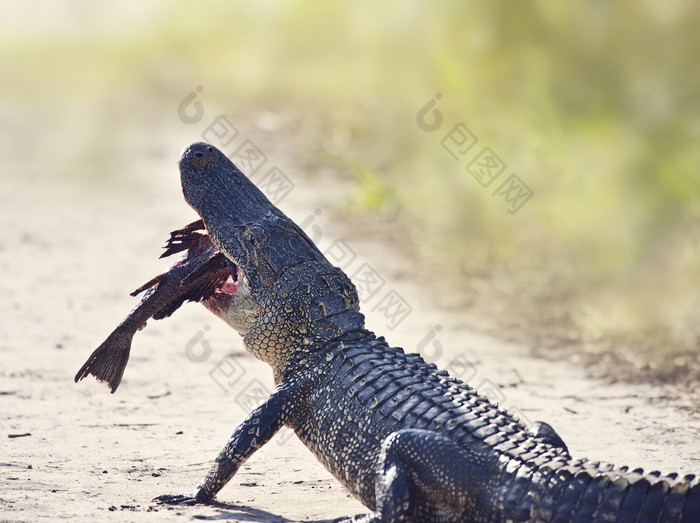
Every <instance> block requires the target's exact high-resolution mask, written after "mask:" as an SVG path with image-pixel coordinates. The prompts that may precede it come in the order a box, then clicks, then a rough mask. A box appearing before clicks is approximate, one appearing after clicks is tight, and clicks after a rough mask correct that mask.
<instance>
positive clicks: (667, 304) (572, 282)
mask: <svg viewBox="0 0 700 523" xmlns="http://www.w3.org/2000/svg"><path fill="white" fill-rule="evenodd" d="M23 5H24V4H19V3H18V4H17V5H13V4H11V3H7V4H5V5H4V7H2V8H0V67H1V68H2V70H3V71H4V73H3V82H2V86H0V96H2V98H0V100H1V101H2V105H0V109H2V111H0V114H4V116H5V118H6V120H7V121H9V122H10V123H12V122H14V121H15V120H17V119H19V117H17V116H16V115H17V114H19V113H16V112H15V111H16V108H17V107H31V108H32V109H33V112H32V113H30V114H32V115H34V116H33V117H34V118H36V120H37V122H34V123H35V124H37V125H38V122H39V120H41V122H43V125H46V123H47V122H48V123H49V125H50V124H51V123H52V122H53V123H54V124H55V125H56V126H58V128H57V129H55V131H56V134H57V135H59V136H61V135H70V137H71V140H70V143H67V141H66V140H60V139H58V138H57V137H56V136H55V135H54V136H52V137H46V136H37V135H33V134H32V130H31V124H32V122H29V123H27V122H26V121H25V120H23V122H22V123H21V124H19V123H17V124H16V127H17V129H18V131H17V132H14V131H13V132H12V136H10V137H8V139H7V140H6V146H5V147H4V148H2V149H0V150H3V149H4V153H10V150H11V149H12V150H14V149H13V147H14V145H15V144H16V142H17V141H18V140H20V139H22V140H24V143H26V142H27V141H30V142H32V143H34V144H35V146H36V148H37V150H39V151H42V153H43V154H45V155H54V156H55V157H59V158H62V159H63V161H62V162H59V163H60V164H61V165H75V164H76V163H77V164H80V165H83V166H88V167H89V166H90V165H91V163H90V162H91V161H93V160H94V163H95V165H94V166H95V167H97V166H98V163H99V162H98V161H97V160H96V159H95V158H97V157H99V155H100V152H101V151H102V152H104V150H105V149H106V148H109V147H114V146H115V144H126V143H130V140H136V139H140V138H143V133H145V131H143V130H142V131H135V130H134V129H135V128H136V127H141V128H142V129H143V128H147V126H148V122H149V121H153V120H154V119H158V118H159V117H161V115H164V114H166V113H167V114H168V117H169V118H171V117H172V112H173V109H172V108H173V106H174V104H175V103H177V101H179V100H180V99H182V97H183V95H184V94H186V93H187V92H189V91H190V90H191V89H192V88H193V86H194V85H197V84H201V85H203V86H206V91H207V94H208V96H210V97H213V98H216V99H218V100H219V101H220V104H221V106H222V107H232V108H234V109H235V110H236V111H245V110H250V111H254V110H257V109H259V108H265V110H266V111H271V112H276V111H277V112H285V111H286V112H292V113H293V114H294V115H295V117H296V118H298V120H299V126H300V128H302V129H304V130H305V132H308V133H309V135H310V139H309V143H310V144H312V145H310V147H309V150H308V152H307V155H308V162H309V164H310V165H311V166H318V165H331V166H333V167H335V168H337V169H338V170H339V171H342V172H346V173H350V174H352V175H353V176H355V177H356V179H357V181H358V190H357V191H356V192H355V193H354V194H353V195H351V197H350V201H349V209H351V212H357V211H362V212H374V213H379V214H383V213H394V212H396V213H397V214H396V215H397V219H398V220H399V221H400V222H401V224H402V225H403V227H404V230H405V231H406V236H407V238H408V240H409V241H411V242H412V243H413V249H414V250H415V252H417V253H418V254H419V258H420V259H421V260H422V261H423V263H425V266H426V267H427V268H428V269H429V270H430V268H434V272H435V273H436V274H440V275H441V277H444V278H448V279H454V278H460V280H459V282H460V283H458V284H455V286H458V285H463V286H464V287H465V288H466V289H472V290H473V291H474V294H475V295H476V296H477V298H478V299H476V300H475V302H476V303H477V305H475V307H476V308H477V309H479V307H481V308H482V309H483V307H484V305H483V303H490V302H493V303H496V304H499V305H497V306H496V305H494V306H493V308H492V309H488V307H487V308H485V309H484V310H485V311H486V312H491V313H494V314H504V315H505V316H506V317H509V318H513V317H518V318H521V321H520V322H519V323H518V325H517V327H518V329H520V330H521V331H523V332H524V333H525V334H527V335H532V336H534V339H536V340H539V342H541V343H542V344H543V345H545V346H547V345H551V346H560V345H562V344H564V343H574V344H575V345H576V346H577V347H579V348H583V349H585V350H589V351H596V352H599V351H613V352H614V353H615V354H617V356H619V357H621V358H623V359H625V360H629V361H633V362H634V363H635V364H637V365H638V366H644V365H646V366H648V367H650V368H652V369H653V370H655V372H657V375H662V376H666V377H668V378H669V379H679V378H681V377H689V376H691V377H692V376H697V375H698V374H693V372H696V371H693V369H696V367H695V366H694V365H697V360H698V352H699V347H700V312H699V311H700V290H699V288H698V287H699V285H698V284H699V283H700V172H699V168H700V147H699V146H698V144H699V140H700V96H699V93H700V73H699V72H698V71H699V70H700V68H698V66H697V54H698V50H699V49H700V31H699V30H698V29H700V7H699V6H698V4H697V2H693V1H682V0H673V1H667V2H658V1H654V0H636V1H621V2H609V1H602V0H594V1H586V2H582V1H581V2H556V1H553V0H552V1H533V2H505V1H493V2H476V1H447V2H440V3H437V2H433V3H430V2H418V1H406V2H400V1H397V0H395V1H388V2H381V3H380V2H369V1H359V2H352V3H350V2H339V1H326V2H288V1H270V2H223V1H222V2H197V3H195V2H184V1H182V2H152V3H149V4H145V5H141V4H140V3H138V2H120V3H116V2H114V3H99V4H98V3H94V4H93V3H91V2H77V1H76V2H64V3H54V4H52V5H51V6H46V7H45V8H44V9H42V10H41V13H40V14H37V15H29V14H27V12H28V11H26V10H24V9H22V6H23ZM436 93H440V94H441V96H442V98H441V99H440V101H439V103H438V105H437V107H438V109H439V110H440V111H441V112H442V114H443V116H444V123H443V126H442V127H441V128H440V129H439V130H437V131H435V132H432V133H431V132H425V131H423V130H421V129H420V128H419V126H418V125H417V124H416V115H417V113H418V111H419V110H420V108H421V107H423V106H424V105H425V104H426V103H427V102H428V101H429V100H431V99H432V98H433V97H434V96H435V94H436ZM127 109H128V110H127ZM134 111H137V112H138V113H139V116H138V117H135V116H133V115H134ZM22 114H24V113H22ZM68 114H70V118H68V116H67V115H68ZM129 115H131V116H129ZM13 118H14V119H13ZM135 118H136V120H135ZM68 120H71V124H70V127H67V126H68V123H67V121H68ZM459 122H464V123H465V124H466V125H467V127H469V129H471V130H472V132H473V133H474V134H475V135H476V136H477V138H478V140H479V143H478V144H477V146H476V147H475V149H474V151H473V152H474V153H475V152H476V151H477V150H478V149H480V148H481V147H482V146H486V145H488V146H489V147H491V149H492V150H493V151H495V152H496V153H497V154H498V156H499V157H500V158H501V159H502V160H503V161H504V162H505V163H506V164H507V173H508V174H510V173H515V174H517V175H518V176H519V177H520V178H521V179H522V180H523V181H524V182H525V183H526V184H527V185H528V186H529V187H530V188H531V189H532V191H533V193H534V196H533V197H532V198H531V200H529V201H528V202H527V203H526V205H524V206H523V208H522V209H521V210H520V211H519V212H517V213H516V214H514V215H511V214H510V213H509V212H508V211H507V206H506V205H505V202H504V201H502V200H501V199H498V198H495V197H494V196H493V195H492V191H491V190H489V189H484V188H482V187H481V186H480V185H479V184H478V182H477V181H476V180H475V179H474V178H473V177H471V175H470V174H469V173H468V172H467V171H466V170H465V168H464V163H463V162H458V161H456V160H455V159H454V158H452V157H451V156H450V155H449V154H447V153H446V152H445V150H444V149H443V147H442V146H441V140H442V138H443V137H444V135H445V134H446V133H447V132H448V131H449V130H450V129H451V126H452V125H454V124H456V123H459ZM10 127H11V126H10ZM4 128H5V129H7V125H6V126H4ZM139 132H140V133H142V134H139ZM85 151H92V152H91V153H90V154H87V153H86V152H85ZM91 155H94V158H93V157H92V156H91ZM88 167H84V168H85V170H86V171H87V170H90V171H98V170H99V171H100V172H104V173H106V175H109V168H105V166H103V165H99V167H100V168H99V169H97V168H95V169H88ZM122 168H124V165H115V166H113V169H114V170H118V169H122ZM36 169H37V170H38V169H39V166H38V165H37V166H36ZM68 174H71V173H68V172H61V170H60V169H58V171H57V175H68ZM436 267H439V269H437V268H436ZM431 277H432V276H430V277H429V278H431ZM474 289H476V290H474ZM479 303H481V304H482V305H478V304H479ZM506 323H507V322H506Z"/></svg>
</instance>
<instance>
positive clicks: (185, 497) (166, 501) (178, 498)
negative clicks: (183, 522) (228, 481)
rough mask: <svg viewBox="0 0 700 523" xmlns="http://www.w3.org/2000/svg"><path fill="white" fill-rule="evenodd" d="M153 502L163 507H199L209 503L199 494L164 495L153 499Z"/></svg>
mask: <svg viewBox="0 0 700 523" xmlns="http://www.w3.org/2000/svg"><path fill="white" fill-rule="evenodd" d="M153 501H155V502H156V503H160V504H161V505H197V504H199V503H206V502H207V500H206V499H205V498H203V497H201V496H198V495H197V494H163V495H162V496H158V497H156V498H153Z"/></svg>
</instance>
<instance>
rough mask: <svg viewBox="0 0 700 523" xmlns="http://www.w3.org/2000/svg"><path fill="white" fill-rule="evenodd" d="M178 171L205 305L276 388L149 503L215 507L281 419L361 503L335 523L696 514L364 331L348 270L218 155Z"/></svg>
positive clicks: (677, 486) (685, 489) (693, 489)
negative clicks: (203, 240)
mask: <svg viewBox="0 0 700 523" xmlns="http://www.w3.org/2000/svg"><path fill="white" fill-rule="evenodd" d="M178 165H179V170H180V175H181V182H182V188H183V193H184V197H185V200H186V201H187V203H188V204H189V205H190V206H191V207H193V208H194V210H195V211H196V212H197V213H198V214H199V216H200V217H201V219H202V220H203V223H204V225H205V227H206V230H207V232H208V234H209V236H210V238H211V241H212V242H213V244H214V245H215V246H216V248H217V249H218V250H219V251H220V252H221V253H222V254H223V255H224V256H225V257H226V259H227V261H228V264H229V269H230V271H231V274H232V275H236V276H237V278H236V282H237V283H236V285H235V286H230V285H229V286H228V287H226V288H224V287H222V288H220V289H217V290H215V291H214V293H213V294H211V296H209V297H207V298H206V299H204V300H203V301H202V303H203V304H204V305H205V306H206V307H207V308H208V309H209V310H210V311H212V312H213V313H214V314H215V315H216V316H218V317H219V318H221V319H222V320H223V321H224V322H226V323H227V324H229V325H230V326H231V327H233V328H234V329H235V330H237V331H238V332H239V333H240V335H241V336H242V337H243V340H244V345H245V348H246V349H247V350H248V351H249V352H250V353H251V354H252V355H253V356H255V357H256V358H258V359H260V360H262V361H264V362H266V363H268V364H269V365H270V366H271V367H272V370H273V376H274V382H275V388H274V390H273V392H272V393H271V394H270V395H269V397H267V399H266V400H265V401H263V402H262V403H261V404H260V405H259V406H258V407H257V408H256V409H255V410H253V411H252V412H250V414H248V416H247V417H246V418H245V419H244V420H243V421H242V422H241V423H240V425H238V427H237V428H236V429H235V431H234V433H233V435H232V436H231V437H230V439H229V440H228V442H227V444H226V445H225V447H224V448H223V449H222V450H221V452H220V453H219V455H218V456H217V457H216V459H215V461H214V464H213V466H212V468H211V470H210V471H209V472H208V474H207V475H206V477H205V478H204V479H203V481H202V482H201V483H200V484H199V485H198V486H197V487H196V488H195V490H194V491H193V492H190V493H187V494H175V495H172V494H169V495H162V496H159V497H157V498H155V500H154V501H158V502H159V503H163V504H187V505H192V504H197V503H209V502H213V500H214V497H215V496H216V494H217V493H218V492H219V491H220V490H221V489H222V488H223V487H224V485H226V483H227V482H228V481H229V480H230V479H231V478H232V477H233V476H234V474H235V473H236V471H237V470H238V469H239V468H240V466H241V465H242V464H243V463H244V462H245V461H246V460H247V459H248V458H249V457H250V456H251V455H252V454H253V453H254V452H255V451H256V450H257V449H259V448H260V447H261V446H262V445H264V444H265V443H267V442H268V441H269V440H270V439H271V438H272V437H273V436H274V435H275V433H276V432H277V431H278V430H279V429H280V428H281V427H283V426H287V427H290V428H292V429H293V430H294V432H295V433H296V435H297V436H298V437H299V439H300V440H301V441H302V442H303V443H304V444H305V445H306V446H307V447H308V448H309V449H310V450H311V452H312V453H313V454H315V456H316V457H317V458H318V459H319V460H320V461H321V463H323V465H324V466H325V467H326V468H327V469H328V470H329V471H330V472H331V473H332V474H333V475H334V476H335V477H336V478H337V479H338V480H339V481H340V483H342V484H343V485H344V486H345V487H346V488H347V489H348V490H349V491H350V492H351V493H352V494H353V495H354V496H356V497H357V498H358V499H359V500H360V501H361V502H362V503H363V504H364V505H366V506H367V507H368V508H369V509H370V511H371V512H370V513H368V514H361V515H356V516H350V517H348V518H346V519H343V521H358V522H359V521H364V522H379V521H383V522H397V521H414V522H438V521H440V522H448V521H455V522H457V521H459V522H464V521H475V522H478V521H575V522H584V521H585V522H588V521H629V522H633V521H639V522H641V521H645V522H646V521H684V522H685V521H688V522H690V521H695V522H697V521H700V478H696V477H695V476H693V475H687V476H684V477H679V476H678V475H677V474H668V475H666V476H661V474H660V473H659V472H656V471H655V472H650V473H645V472H644V471H643V470H642V469H634V470H632V469H630V468H628V467H616V466H613V465H611V464H607V463H601V462H597V461H590V460H587V459H579V458H574V457H572V456H571V455H570V454H569V451H568V449H567V447H566V445H565V444H564V442H563V441H562V439H561V438H560V437H559V436H558V434H557V433H556V432H555V431H554V429H552V428H551V427H550V426H549V425H547V424H546V423H542V422H540V423H536V424H534V425H532V426H526V425H525V424H523V423H522V422H521V421H519V419H518V418H517V417H515V416H514V415H512V414H510V413H508V412H507V411H506V410H503V409H502V408H499V407H498V405H496V404H493V403H491V402H490V401H489V400H488V399H487V398H486V397H484V396H482V395H480V394H479V393H478V392H477V391H476V390H474V389H473V388H472V387H470V386H469V385H467V384H466V383H463V382H462V381H460V380H459V379H456V378H454V377H451V376H450V375H449V374H448V373H447V372H445V371H443V370H439V369H438V368H437V367H436V365H434V364H432V363H427V362H426V361H424V360H423V358H422V357H421V356H420V355H419V354H415V353H406V352H404V351H403V350H402V349H401V348H398V347H392V346H390V345H389V344H388V343H387V341H386V340H385V339H384V338H383V337H380V336H377V335H375V334H374V333H373V332H371V331H369V330H368V329H367V328H366V327H365V321H364V316H363V314H362V313H361V312H360V302H359V299H358V295H357V292H356V289H355V286H354V285H353V283H352V282H351V280H350V279H349V278H348V276H347V275H346V274H345V273H344V272H343V271H342V270H341V269H339V268H337V267H334V266H333V265H332V264H331V263H329V261H328V260H327V259H326V258H325V257H324V255H323V254H322V253H321V251H320V250H319V249H318V248H317V246H316V245H315V244H314V243H313V241H311V239H310V238H309V237H308V236H307V235H306V234H305V233H304V232H303V230H302V229H301V228H300V227H299V226H298V225H297V224H296V223H294V222H293V221H292V220H291V219H289V218H288V217H287V216H286V215H285V214H283V213H282V212H281V211H280V210H279V209H278V208H277V207H275V206H274V205H273V204H272V203H271V202H270V201H269V200H268V199H267V198H266V197H265V195H264V194H263V193H262V192H261V191H260V190H259V189H258V188H257V187H256V186H255V185H254V184H253V183H252V182H251V181H250V180H248V178H246V176H245V175H244V174H243V173H242V172H241V171H240V170H239V169H238V168H237V167H236V166H235V165H234V164H233V163H232V162H231V161H230V160H229V159H228V158H227V157H226V155H225V154H224V153H222V152H221V151H219V150H218V149H217V148H215V147H213V146H212V145H209V144H206V143H201V142H198V143H194V144H192V145H190V146H188V147H187V148H186V149H185V150H184V152H183V153H182V156H181V158H180V160H179V162H178Z"/></svg>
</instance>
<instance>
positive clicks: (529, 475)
mask: <svg viewBox="0 0 700 523" xmlns="http://www.w3.org/2000/svg"><path fill="white" fill-rule="evenodd" d="M509 472H510V473H507V475H508V476H510V478H509V481H507V482H508V484H509V486H508V487H507V488H506V489H505V491H501V495H502V496H503V497H501V500H500V501H501V502H500V503H498V505H500V507H501V508H502V509H505V510H504V511H503V514H504V515H505V516H506V519H514V520H517V521H525V520H527V521H568V522H596V521H617V522H628V521H629V522H641V521H663V522H697V521H700V478H697V477H695V476H694V475H692V474H691V475H687V476H684V477H679V476H678V475H677V474H669V475H667V476H661V473H660V472H651V473H646V474H645V473H644V471H643V470H642V469H636V470H633V471H629V469H628V468H627V467H618V468H613V467H612V466H611V465H607V466H606V465H602V464H599V463H590V462H586V463H585V464H582V463H580V462H579V463H578V464H576V465H574V464H571V463H569V465H568V466H563V467H556V468H555V469H552V468H549V467H543V468H539V467H531V466H528V465H527V464H523V465H522V466H521V467H519V470H517V471H516V470H513V469H512V468H511V469H510V471H509ZM504 479H505V478H504ZM497 519H498V518H497Z"/></svg>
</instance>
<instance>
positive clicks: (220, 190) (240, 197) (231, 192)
mask: <svg viewBox="0 0 700 523" xmlns="http://www.w3.org/2000/svg"><path fill="white" fill-rule="evenodd" d="M178 165H179V168H180V175H181V179H182V190H183V193H184V196H185V200H186V201H187V203H189V204H190V205H191V206H192V207H193V208H194V210H195V211H197V213H198V214H199V215H200V216H201V218H202V220H203V221H204V225H205V227H206V229H207V231H208V232H209V235H210V236H211V240H212V242H213V243H214V245H216V247H217V248H218V249H219V250H220V251H221V252H222V253H223V254H224V256H226V258H227V259H228V260H229V262H230V265H231V274H232V278H231V279H230V280H229V281H228V282H227V283H226V284H225V285H223V286H221V287H220V288H219V289H218V290H217V292H216V293H215V294H214V295H213V296H212V297H211V298H209V299H208V300H207V301H206V302H205V306H206V307H207V308H209V310H211V311H212V312H213V313H214V314H216V315H217V316H219V317H220V318H222V319H223V320H224V321H225V322H227V323H228V324H229V325H231V326H232V327H233V328H235V329H236V330H237V331H238V332H239V333H240V334H241V335H242V336H244V339H245V337H246V336H249V337H250V336H252V334H253V333H252V332H251V331H254V330H255V328H256V327H257V328H261V327H260V325H261V322H262V318H263V317H268V320H267V321H268V323H271V322H270V321H269V316H270V315H271V314H273V313H272V312H271V305H270V304H271V303H272V302H273V301H274V302H275V308H277V306H279V305H280V304H279V302H280V299H281V298H280V296H282V299H283V298H284V297H285V296H286V294H285V293H284V292H282V291H280V279H281V278H282V277H283V275H284V274H285V273H286V272H287V271H289V270H290V269H293V268H295V267H298V266H299V265H302V264H304V262H309V261H312V262H313V261H315V262H321V263H322V264H324V266H328V267H329V268H332V267H331V265H330V264H329V263H328V261H327V260H326V259H325V257H324V256H323V254H321V252H320V251H319V249H318V248H317V247H316V245H314V243H313V242H312V241H311V240H310V239H309V237H308V236H307V235H306V234H305V233H304V232H303V231H302V230H301V228H300V227H299V226H298V225H297V224H295V223H294V222H293V221H292V220H290V219H289V218H288V217H287V216H286V215H285V214H284V213H282V211H280V210H279V209H277V207H275V206H274V205H273V204H272V203H271V202H270V201H269V200H268V199H267V197H266V196H265V195H264V194H263V193H262V191H260V189H258V188H257V187H256V186H255V185H254V184H253V183H252V182H251V181H250V180H248V178H247V177H246V176H245V175H244V174H243V173H242V172H241V171H240V170H239V169H238V168H237V167H236V166H235V165H234V164H233V162H231V160H229V159H228V158H227V157H226V155H224V154H223V153H222V152H221V151H219V150H218V149H217V148H216V147H213V146H211V145H209V144H206V143H201V142H199V143H194V144H192V145H190V146H189V147H187V148H186V149H185V150H184V152H183V153H182V156H181V158H180V160H179V162H178ZM333 269H334V268H333ZM334 270H337V269H334ZM353 291H354V288H353ZM269 334H270V333H269V332H267V333H266V335H268V336H269ZM250 345H251V344H249V343H247V342H246V347H247V348H248V350H250V351H251V352H253V354H254V355H255V356H257V357H259V358H260V359H263V360H264V361H267V362H268V363H272V364H273V366H274V362H273V361H270V360H271V359H274V358H272V356H269V355H265V354H261V353H260V351H256V349H255V347H253V348H251V346H250Z"/></svg>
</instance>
